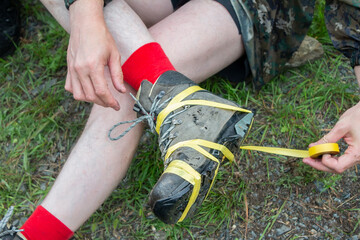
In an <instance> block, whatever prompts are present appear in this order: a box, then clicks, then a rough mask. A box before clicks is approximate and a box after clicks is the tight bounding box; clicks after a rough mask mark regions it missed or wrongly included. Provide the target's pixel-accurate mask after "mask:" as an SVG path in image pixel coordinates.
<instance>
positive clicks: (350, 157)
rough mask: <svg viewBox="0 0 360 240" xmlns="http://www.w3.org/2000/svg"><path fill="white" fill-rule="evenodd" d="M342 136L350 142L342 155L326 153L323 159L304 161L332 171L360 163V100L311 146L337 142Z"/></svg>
mask: <svg viewBox="0 0 360 240" xmlns="http://www.w3.org/2000/svg"><path fill="white" fill-rule="evenodd" d="M341 138H343V139H344V140H345V142H346V143H347V144H348V148H347V149H346V151H345V152H344V154H343V155H341V156H340V157H336V156H331V155H330V154H325V155H323V156H322V158H321V159H313V158H304V159H303V162H304V163H306V164H308V165H310V166H312V167H313V168H315V169H318V170H321V171H326V172H332V173H342V172H344V171H345V170H346V169H348V168H350V167H352V166H355V165H356V164H358V163H360V102H359V103H358V104H356V105H355V106H353V107H352V108H350V109H348V110H347V111H346V112H345V113H344V114H343V115H342V116H341V117H340V119H339V121H338V122H337V123H336V124H335V126H334V128H333V129H332V130H331V131H330V132H329V133H328V134H326V135H325V136H324V137H323V138H322V139H320V140H319V141H317V142H315V143H312V144H310V145H309V146H310V147H312V146H315V145H318V144H322V143H328V142H329V143H335V142H337V141H339V140H340V139H341Z"/></svg>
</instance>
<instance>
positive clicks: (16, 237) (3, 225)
mask: <svg viewBox="0 0 360 240" xmlns="http://www.w3.org/2000/svg"><path fill="white" fill-rule="evenodd" d="M13 210H14V207H10V208H9V210H8V211H7V213H6V214H5V217H4V218H3V219H2V220H1V221H0V240H26V238H25V237H24V236H23V235H22V234H21V231H23V230H18V229H16V228H15V227H13V226H11V225H10V224H8V221H9V219H10V217H11V215H12V212H13Z"/></svg>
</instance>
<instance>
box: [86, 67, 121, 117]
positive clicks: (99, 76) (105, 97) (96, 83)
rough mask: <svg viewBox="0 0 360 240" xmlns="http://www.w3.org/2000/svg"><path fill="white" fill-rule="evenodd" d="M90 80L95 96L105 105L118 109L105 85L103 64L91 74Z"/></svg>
mask: <svg viewBox="0 0 360 240" xmlns="http://www.w3.org/2000/svg"><path fill="white" fill-rule="evenodd" d="M91 80H92V84H93V87H94V89H95V94H96V96H97V97H98V98H100V99H101V100H102V101H103V102H104V103H105V104H106V106H108V107H111V108H113V109H115V110H117V111H118V110H120V105H119V103H118V101H116V99H115V98H114V96H113V95H112V94H111V92H110V89H109V87H108V85H107V81H106V79H105V77H104V66H102V65H100V66H99V67H98V69H97V70H96V72H94V73H92V74H91Z"/></svg>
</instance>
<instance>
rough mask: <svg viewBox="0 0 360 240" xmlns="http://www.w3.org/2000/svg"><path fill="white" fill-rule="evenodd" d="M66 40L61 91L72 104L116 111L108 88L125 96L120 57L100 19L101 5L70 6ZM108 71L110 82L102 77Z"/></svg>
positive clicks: (84, 1)
mask: <svg viewBox="0 0 360 240" xmlns="http://www.w3.org/2000/svg"><path fill="white" fill-rule="evenodd" d="M69 11H70V40H69V46H68V52H67V63H68V73H67V76H66V83H65V89H66V90H67V91H69V92H71V93H72V94H73V96H74V98H75V99H76V100H81V101H87V102H93V103H96V104H98V105H101V106H104V107H111V108H113V109H115V110H119V109H120V105H119V103H118V101H117V100H116V99H115V97H114V96H113V94H112V93H111V92H110V89H109V86H108V84H111V82H112V84H113V86H114V87H115V89H116V90H118V91H120V92H122V93H124V92H126V88H125V85H124V83H123V76H122V71H121V62H120V53H119V51H118V49H117V47H116V44H115V41H114V39H113V38H112V36H111V34H110V33H109V31H108V29H107V27H106V23H105V20H104V16H103V1H101V0H78V1H76V2H75V3H73V4H72V5H71V6H70V9H69ZM106 66H108V67H109V71H110V76H111V82H108V81H107V80H106V78H105V76H104V71H105V70H106V68H105V67H106Z"/></svg>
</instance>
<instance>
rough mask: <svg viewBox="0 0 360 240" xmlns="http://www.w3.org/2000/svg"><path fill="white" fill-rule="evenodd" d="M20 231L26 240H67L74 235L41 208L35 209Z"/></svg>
mask: <svg viewBox="0 0 360 240" xmlns="http://www.w3.org/2000/svg"><path fill="white" fill-rule="evenodd" d="M21 229H24V231H23V232H22V234H23V235H24V236H25V237H26V238H27V239H28V240H49V239H51V240H67V239H70V238H71V237H72V235H73V234H74V233H73V232H72V231H71V230H70V229H69V228H68V227H67V226H65V224H63V223H62V222H61V221H60V220H59V219H57V218H56V217H55V216H54V215H52V214H51V213H50V212H48V211H47V210H46V209H45V208H43V207H42V206H38V207H37V208H36V209H35V211H34V213H33V214H32V215H31V216H30V218H29V219H28V220H27V221H26V222H25V224H24V225H23V226H22V227H21Z"/></svg>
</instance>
